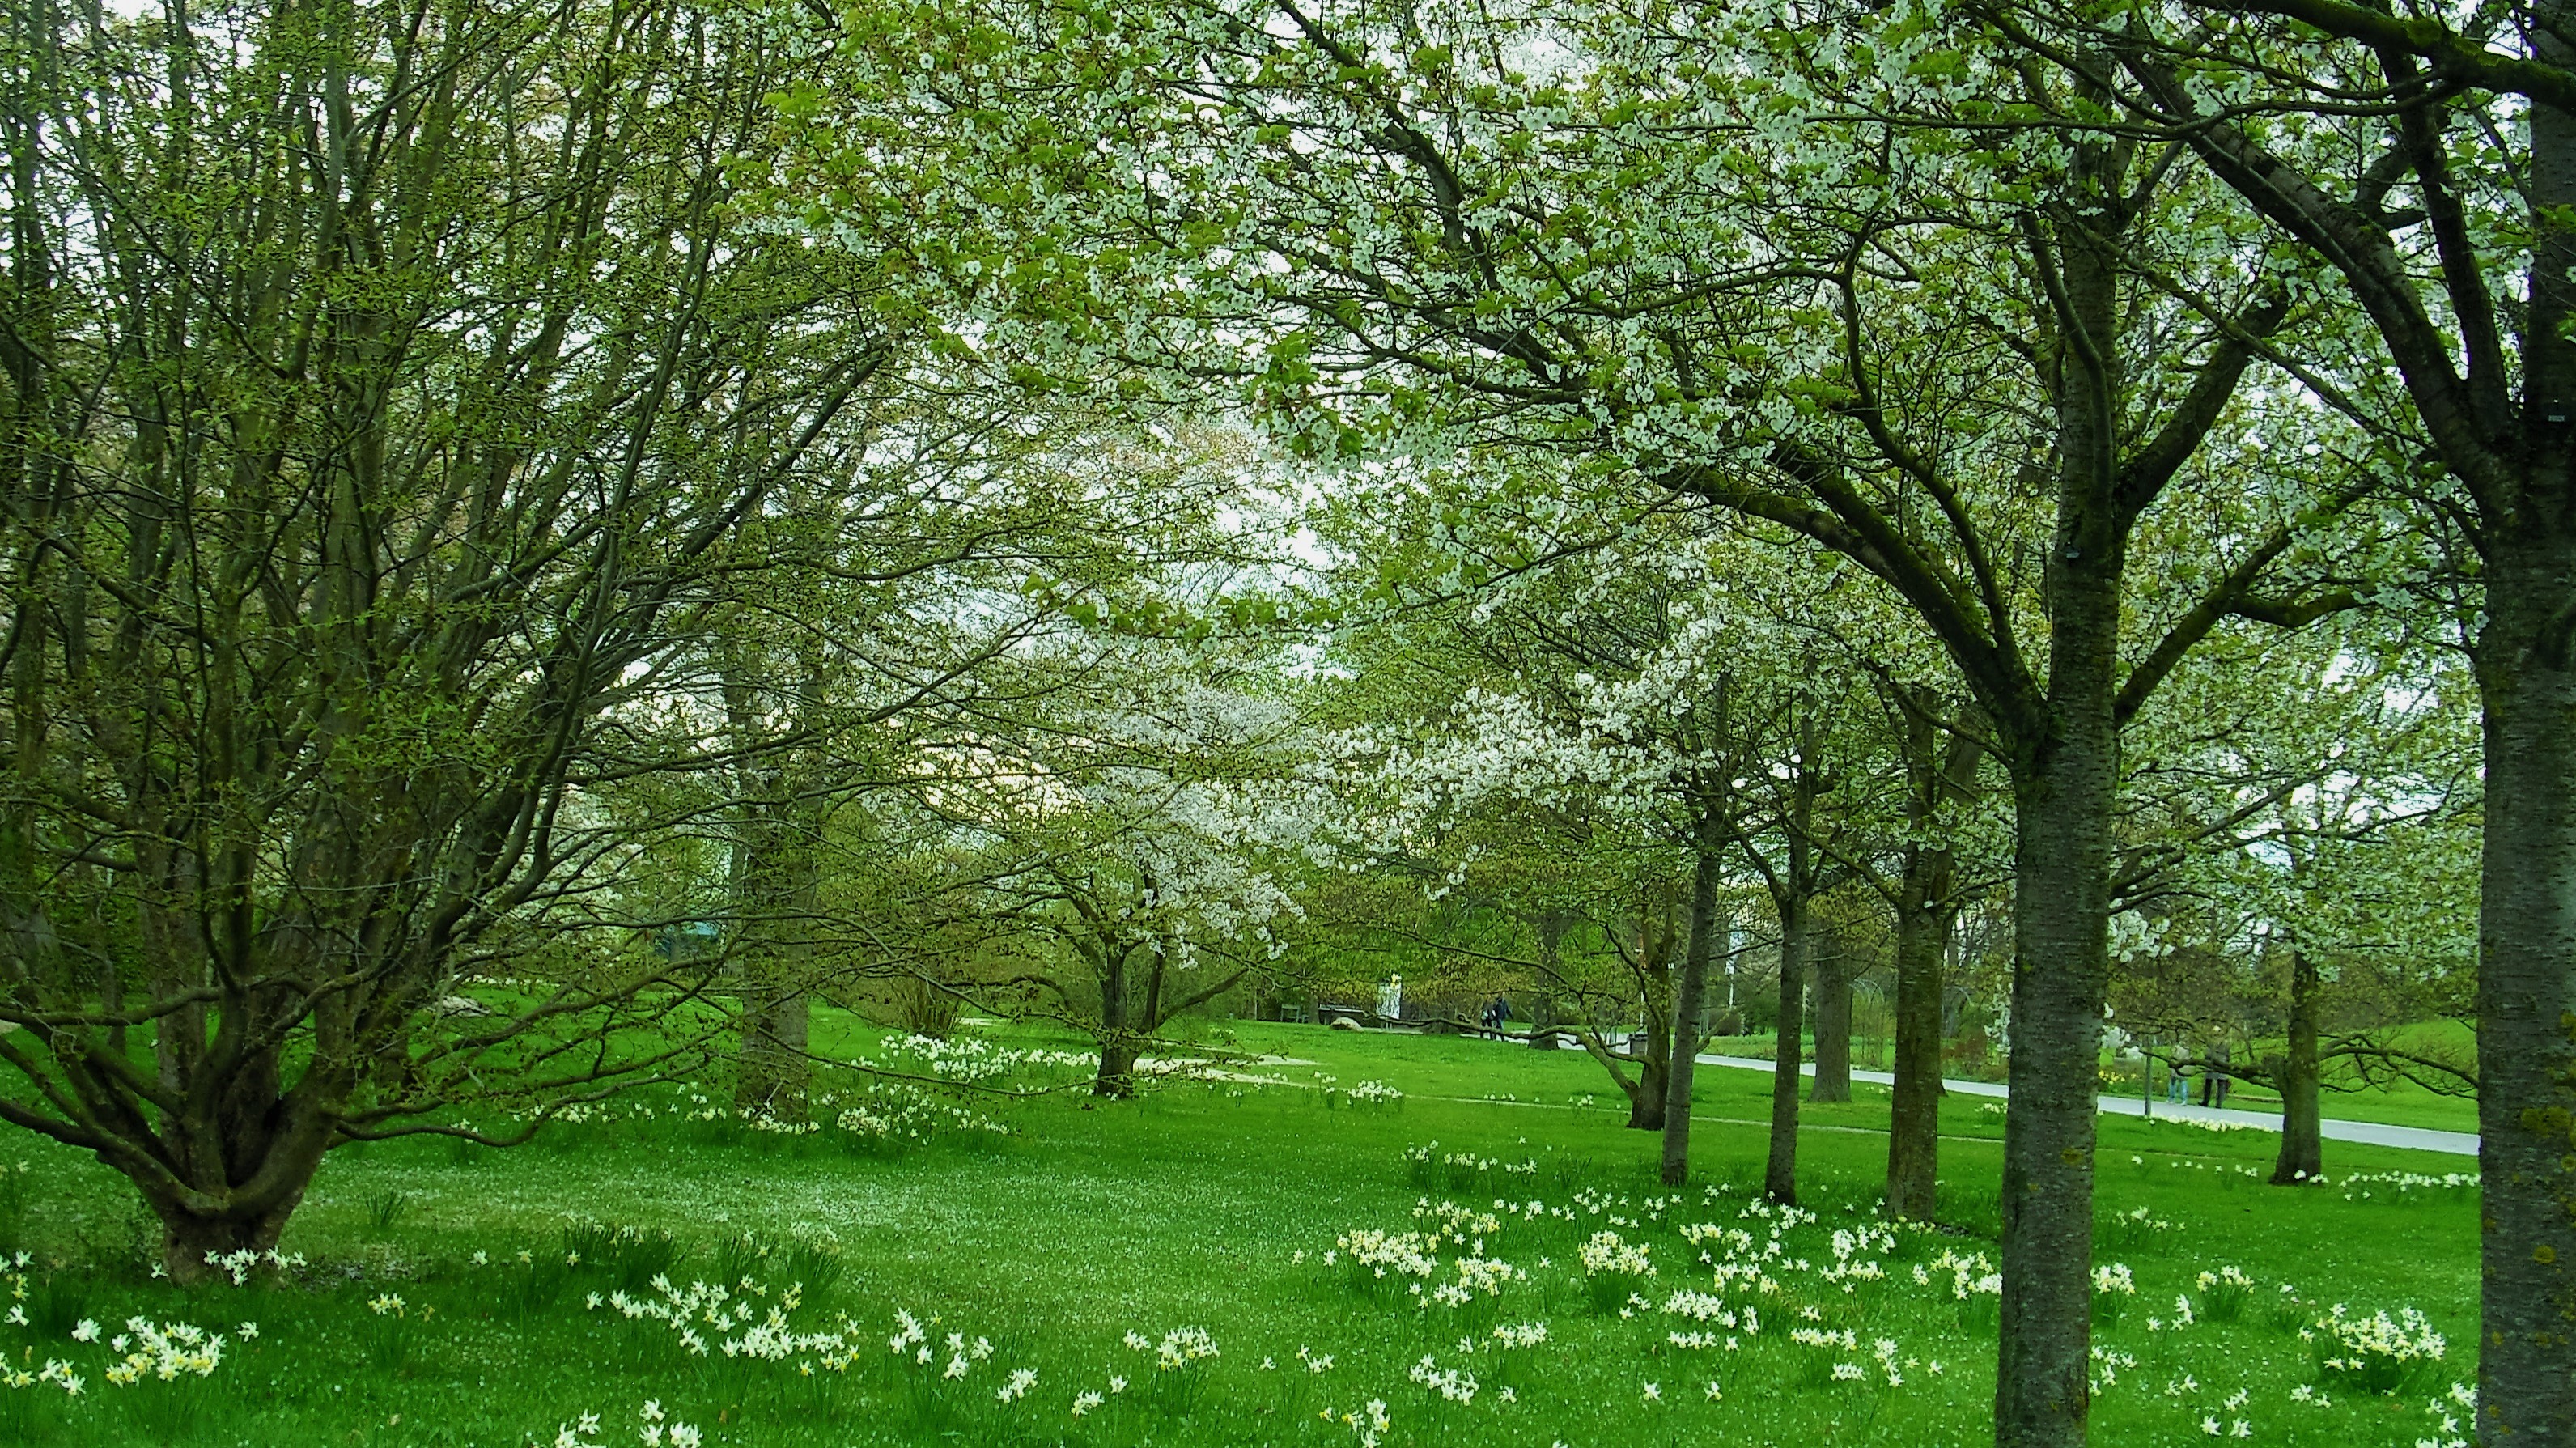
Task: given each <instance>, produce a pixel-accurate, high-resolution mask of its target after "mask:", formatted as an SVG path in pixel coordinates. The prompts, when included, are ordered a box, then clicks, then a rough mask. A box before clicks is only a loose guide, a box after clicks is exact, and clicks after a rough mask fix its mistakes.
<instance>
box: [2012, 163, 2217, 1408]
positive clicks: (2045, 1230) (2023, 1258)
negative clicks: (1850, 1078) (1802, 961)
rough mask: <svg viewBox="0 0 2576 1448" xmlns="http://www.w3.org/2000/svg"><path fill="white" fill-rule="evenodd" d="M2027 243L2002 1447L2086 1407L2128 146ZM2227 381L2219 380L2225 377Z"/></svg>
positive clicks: (2074, 188) (2084, 176) (2074, 183)
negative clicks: (2042, 423)
mask: <svg viewBox="0 0 2576 1448" xmlns="http://www.w3.org/2000/svg"><path fill="white" fill-rule="evenodd" d="M2071 150H2072V152H2073V155H2072V158H2071V159H2072V161H2073V167H2072V174H2071V175H2070V178H2069V181H2068V184H2067V187H2066V192H2065V194H2064V196H2063V197H2062V198H2061V200H2060V202H2059V203H2058V207H2059V209H2058V210H2057V212H2056V213H2055V214H2054V215H2053V216H2052V217H2051V218H2050V220H2049V223H2048V224H2049V227H2050V240H2049V241H2048V243H2047V244H2045V245H2038V246H2035V247H2034V250H2035V252H2036V254H2037V258H2038V260H2039V262H2040V264H2041V265H2043V266H2045V265H2049V264H2052V263H2053V264H2054V266H2055V269H2056V273H2057V275H2056V278H2055V281H2054V284H2053V285H2052V286H2051V288H2050V294H2051V310H2052V312H2053V313H2054V315H2055V317H2056V321H2057V325H2058V327H2059V328H2060V329H2061V335H2062V337H2063V339H2064V340H2063V341H2062V342H2061V343H2060V345H2059V349H2058V353H2057V358H2056V361H2057V366H2058V368H2059V369H2060V370H2059V374H2058V378H2057V383H2056V388H2055V391H2056V394H2057V396H2056V401H2057V417H2056V432H2057V447H2058V454H2059V457H2058V479H2057V493H2058V497H2057V528H2056V533H2055V536H2054V537H2053V539H2052V540H2051V543H2050V548H2049V558H2048V565H2047V573H2046V575H2045V578H2044V581H2043V588H2044V590H2045V594H2046V597H2047V601H2048V616H2049V629H2050V632H2049V640H2048V688H2047V694H2046V697H2045V700H2044V702H2043V703H2042V704H2041V707H2040V709H2039V711H2038V713H2037V715H2036V717H2034V718H2030V719H2027V720H2025V721H2023V726H2022V728H2021V729H2020V730H2018V731H2017V735H2018V737H2016V738H2015V739H2014V740H2013V741H2012V748H2013V758H2012V760H2011V764H2012V775H2013V793H2014V805H2015V809H2016V820H2015V827H2014V828H2015V836H2014V859H2013V983H2012V1021H2011V1031H2012V1039H2011V1057H2010V1062H2009V1076H2008V1080H2009V1083H2010V1087H2011V1091H2012V1110H2011V1111H2010V1112H2009V1113H2007V1114H2006V1116H2005V1118H2004V1180H2003V1226H2004V1231H2003V1242H2002V1246H2003V1279H2004V1280H2003V1301H2002V1311H2001V1323H2000V1328H2001V1332H2000V1342H1999V1347H1998V1356H1997V1363H1996V1372H1995V1441H1996V1443H1997V1444H1998V1445H1999V1448H2075V1445H2079V1444H2082V1443H2083V1442H2085V1440H2086V1432H2087V1424H2088V1420H2089V1417H2090V1414H2091V1409H2092V1379H2091V1372H2092V1362H2091V1357H2090V1355H2091V1348H2092V1341H2093V1317H2092V1312H2093V1284H2092V1273H2093V1146H2094V1121H2095V1117H2094V1111H2095V1099H2094V1098H2095V1093H2096V1091H2097V1090H2098V1089H2099V1086H2100V1051H2101V1044H2102V1022H2103V1008H2104V1003H2105V1000H2106V998H2107V994H2108V991H2109V988H2110V950H2111V942H2110V881H2111V826H2112V819H2113V814H2114V810H2115V807H2116V803H2117V791H2118V787H2119V773H2120V761H2119V739H2120V736H2119V724H2118V713H2117V707H2118V706H2117V701H2118V699H2119V690H2120V649H2119V638H2120V614H2121V609H2120V578H2121V571H2122V567H2123V565H2124V563H2125V555H2126V549H2127V543H2128V539H2127V533H2128V526H2129V521H2130V518H2131V517H2132V516H2133V514H2132V512H2131V506H2124V502H2125V500H2124V498H2123V497H2122V493H2121V483H2122V468H2121V466H2120V463H2121V459H2120V456H2119V444H2118V437H2119V433H2120V421H2121V419H2120V414H2119V408H2118V398H2119V397H2120V377H2119V368H2118V365H2117V364H2118V357H2119V351H2118V339H2119V333H2120V327H2119V303H2120V282H2121V258H2120V256H2119V253H2118V250H2117V246H2118V243H2117V240H2116V238H2117V236H2118V233H2119V230H2120V229H2121V227H2122V226H2124V225H2125V224H2126V220H2127V218H2126V217H2125V216H2123V215H2121V212H2122V211H2123V210H2124V209H2125V207H2124V203H2123V202H2122V201H2121V200H2120V198H2121V197H2122V196H2123V194H2124V191H2125V187H2126V172H2127V166H2128V163H2127V156H2126V153H2125V151H2124V150H2123V149H2122V148H2121V147H2119V146H2115V145H2114V144H2112V143H2110V142H2108V141H2100V140H2091V141H2085V142H2081V143H2078V144H2076V145H2074V146H2073V147H2071ZM2230 385H2231V386H2232V379H2231V381H2230Z"/></svg>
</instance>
